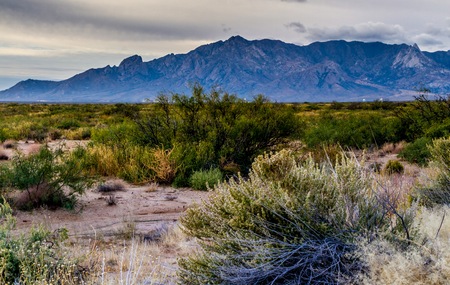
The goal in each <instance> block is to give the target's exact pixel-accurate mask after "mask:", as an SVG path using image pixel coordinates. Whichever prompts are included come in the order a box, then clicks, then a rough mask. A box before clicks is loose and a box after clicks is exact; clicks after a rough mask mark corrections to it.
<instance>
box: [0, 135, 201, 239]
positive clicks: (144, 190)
mask: <svg viewBox="0 0 450 285" xmlns="http://www.w3.org/2000/svg"><path fill="white" fill-rule="evenodd" d="M86 143H87V142H86V141H54V142H49V143H48V145H49V146H50V147H51V148H58V147H61V146H64V147H66V148H69V149H73V148H74V147H76V146H78V145H85V144H86ZM40 146H41V145H40V144H38V143H35V142H33V141H28V142H25V141H19V142H15V148H14V149H12V148H6V149H2V151H3V153H6V154H7V155H8V156H9V157H12V156H13V153H14V152H15V151H16V150H18V151H20V152H22V153H24V154H29V153H32V152H37V151H38V150H39V147H40ZM120 183H122V184H123V185H124V186H125V187H124V189H123V191H116V192H108V193H100V192H99V191H98V190H97V188H96V187H94V188H92V189H87V190H86V193H85V195H83V196H81V197H80V198H79V204H78V206H77V207H76V209H75V210H74V211H68V210H65V209H57V210H49V209H45V208H40V209H35V210H32V211H30V212H24V211H16V213H15V216H16V218H17V229H18V230H19V231H21V230H24V229H28V228H30V227H31V226H38V225H44V226H45V227H47V228H49V229H50V230H52V231H54V230H58V229H60V228H66V229H67V230H69V235H70V236H71V237H73V238H94V237H102V238H105V239H107V238H108V237H117V236H119V237H120V236H122V237H126V236H127V235H130V234H131V235H133V234H134V235H135V236H137V237H139V238H141V239H143V240H151V239H153V238H155V237H157V236H158V234H160V233H161V230H162V229H165V228H168V227H170V226H171V225H173V224H175V223H176V222H177V221H178V219H179V218H180V216H181V215H182V214H183V212H185V211H186V209H187V208H188V207H190V206H191V205H193V204H194V203H199V202H200V201H201V200H202V199H204V198H206V197H207V195H208V192H204V191H193V190H191V189H188V188H185V189H175V188H172V187H166V186H160V185H155V184H152V185H143V186H134V185H129V184H127V183H125V182H123V181H120ZM108 200H113V201H114V202H115V203H114V205H109V203H108Z"/></svg>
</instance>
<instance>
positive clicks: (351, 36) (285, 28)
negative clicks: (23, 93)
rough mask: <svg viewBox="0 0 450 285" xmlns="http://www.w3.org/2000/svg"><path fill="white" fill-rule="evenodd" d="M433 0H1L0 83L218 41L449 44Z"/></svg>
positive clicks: (443, 17) (440, 5)
mask: <svg viewBox="0 0 450 285" xmlns="http://www.w3.org/2000/svg"><path fill="white" fill-rule="evenodd" d="M448 11H450V2H448V1H442V0H427V1H423V0H410V1H407V0H377V1H375V0H367V1H361V0H245V1H242V0H227V1H223V0H195V1H189V0H128V1H119V0H96V1H92V0H1V1H0V34H1V37H0V89H5V88H8V87H10V86H12V85H13V84H15V83H17V82H18V81H20V80H24V79H27V78H36V79H55V80H60V79H64V78H68V77H70V76H73V75H75V74H77V73H79V72H82V71H84V70H86V69H89V68H92V67H103V66H106V65H108V64H109V65H117V64H119V63H120V61H121V60H122V59H123V58H125V57H128V56H130V55H133V54H139V55H142V56H143V58H144V60H146V61H148V60H151V59H153V58H157V57H160V56H163V55H165V54H168V53H186V52H189V51H190V50H192V49H194V48H196V47H197V46H199V45H202V44H206V43H210V42H215V41H218V40H226V39H228V38H229V37H231V36H233V35H238V34H239V35H241V36H243V37H245V38H247V39H263V38H269V39H279V40H282V41H285V42H289V43H295V44H300V45H306V44H309V43H311V42H314V41H327V40H332V39H343V40H349V41H351V40H359V41H382V42H386V43H407V44H413V43H417V44H418V45H419V47H420V48H421V49H422V50H428V51H435V50H449V49H450V18H449V16H448Z"/></svg>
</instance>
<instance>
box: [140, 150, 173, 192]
mask: <svg viewBox="0 0 450 285" xmlns="http://www.w3.org/2000/svg"><path fill="white" fill-rule="evenodd" d="M152 152H153V157H154V160H153V163H152V164H150V165H147V167H148V168H150V170H152V171H153V172H154V173H155V179H154V180H155V182H162V183H172V181H173V179H174V178H175V175H176V173H177V170H178V167H177V163H176V161H175V160H174V159H173V157H172V152H173V149H164V148H162V147H161V148H156V149H153V151H152Z"/></svg>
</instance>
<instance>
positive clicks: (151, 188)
mask: <svg viewBox="0 0 450 285" xmlns="http://www.w3.org/2000/svg"><path fill="white" fill-rule="evenodd" d="M158 187H159V184H158V183H157V182H152V183H150V184H148V187H147V189H145V192H155V191H157V190H158Z"/></svg>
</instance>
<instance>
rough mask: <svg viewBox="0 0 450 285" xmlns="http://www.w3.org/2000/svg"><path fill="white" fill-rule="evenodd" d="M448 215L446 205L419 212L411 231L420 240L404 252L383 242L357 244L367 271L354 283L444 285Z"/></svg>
mask: <svg viewBox="0 0 450 285" xmlns="http://www.w3.org/2000/svg"><path fill="white" fill-rule="evenodd" d="M449 214H450V210H449V208H448V207H447V206H444V207H436V208H432V209H422V210H421V213H420V216H419V217H418V218H417V219H416V222H415V224H414V228H415V231H417V232H418V234H419V235H420V236H421V238H422V240H423V241H422V242H421V243H420V244H419V245H414V246H410V247H408V248H407V250H405V249H401V248H398V247H396V246H394V245H392V244H391V243H389V242H386V241H385V240H377V241H374V242H372V243H363V244H361V246H360V250H361V258H362V260H363V261H364V263H365V264H366V265H367V268H368V269H369V270H365V271H364V273H361V274H360V279H359V280H358V282H357V284H367V285H372V284H380V285H391V284H427V285H431V284H433V285H444V284H448V282H449V281H448V280H450V270H449V268H450V244H449V242H448V241H449V239H450V220H449V219H448V216H449Z"/></svg>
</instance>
